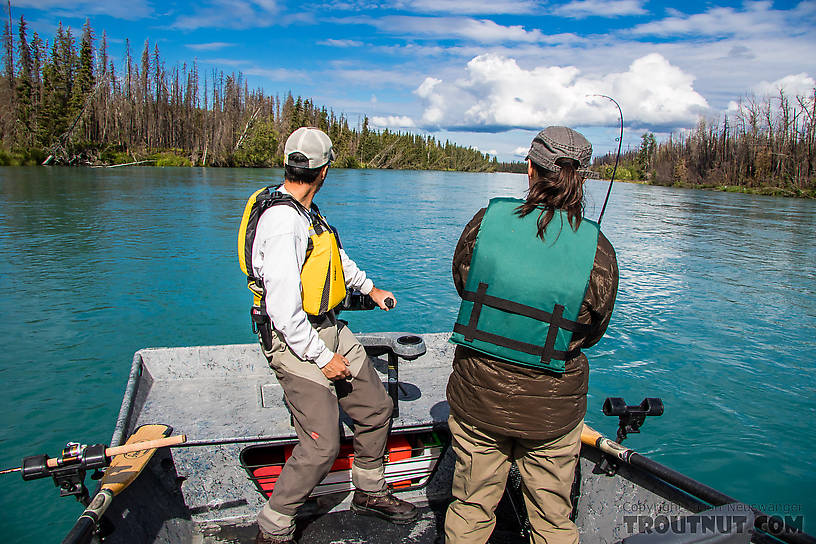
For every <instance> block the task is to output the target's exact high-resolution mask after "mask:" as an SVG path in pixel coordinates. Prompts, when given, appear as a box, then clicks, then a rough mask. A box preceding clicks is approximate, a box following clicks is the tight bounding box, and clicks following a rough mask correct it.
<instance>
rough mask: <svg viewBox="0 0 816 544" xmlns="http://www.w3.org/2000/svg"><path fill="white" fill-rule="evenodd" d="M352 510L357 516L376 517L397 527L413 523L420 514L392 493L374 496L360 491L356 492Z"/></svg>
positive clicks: (352, 501) (412, 506)
mask: <svg viewBox="0 0 816 544" xmlns="http://www.w3.org/2000/svg"><path fill="white" fill-rule="evenodd" d="M351 509H352V511H353V512H354V513H355V514H361V515H364V516H376V517H378V518H382V519H385V520H388V521H390V522H391V523H396V524H397V525H402V524H405V523H411V522H412V521H414V520H415V519H416V517H417V514H418V512H417V509H416V506H414V505H413V504H411V503H410V502H407V501H404V500H402V499H398V498H396V497H395V496H393V495H392V494H391V492H388V493H385V494H382V495H380V494H376V495H372V494H369V493H366V492H364V491H360V490H359V489H358V490H356V491H355V492H354V498H353V499H352V500H351Z"/></svg>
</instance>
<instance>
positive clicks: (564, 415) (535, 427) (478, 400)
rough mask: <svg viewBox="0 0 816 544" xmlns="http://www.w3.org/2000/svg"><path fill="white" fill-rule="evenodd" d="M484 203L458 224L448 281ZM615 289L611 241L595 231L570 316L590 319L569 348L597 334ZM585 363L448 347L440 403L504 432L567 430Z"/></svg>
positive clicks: (466, 258) (579, 405)
mask: <svg viewBox="0 0 816 544" xmlns="http://www.w3.org/2000/svg"><path fill="white" fill-rule="evenodd" d="M485 210H486V208H482V209H481V210H479V212H478V213H477V214H476V215H475V216H474V217H473V219H471V220H470V222H469V223H468V224H467V226H466V227H465V230H464V232H462V236H461V237H460V238H459V243H458V244H456V251H455V252H454V255H453V283H454V285H455V286H456V290H457V291H458V292H459V295H460V296H461V295H462V292H463V291H464V288H465V283H466V282H467V276H468V271H469V270H470V259H471V256H472V255H473V246H474V245H475V244H476V235H477V234H478V232H479V227H480V226H481V224H482V217H484V214H485ZM617 292H618V263H617V260H616V259H615V250H614V249H613V248H612V244H610V243H609V240H607V239H606V237H605V236H604V235H603V234H602V233H601V234H600V235H599V236H598V248H597V250H596V252H595V263H594V265H593V267H592V272H591V274H590V277H589V286H588V288H587V292H586V295H585V296H584V301H583V303H582V304H581V310H580V312H579V313H578V322H579V323H584V324H589V325H591V326H592V327H591V330H590V332H589V333H586V334H579V333H575V334H574V335H573V338H572V342H571V343H570V350H573V349H576V348H587V347H589V346H592V345H594V344H595V343H597V342H598V340H600V339H601V337H603V335H604V332H606V327H607V325H608V324H609V318H610V317H611V316H612V308H613V307H614V305H615V296H616V295H617ZM588 379H589V363H588V362H587V358H586V355H584V354H583V353H581V354H580V355H578V356H577V357H574V358H573V359H570V360H568V361H566V371H565V372H564V373H563V374H558V373H555V372H549V371H546V370H541V369H534V368H527V367H523V366H519V365H514V364H511V363H507V362H505V361H501V360H499V359H496V358H495V357H491V356H490V355H486V354H484V353H480V352H477V351H474V350H472V349H469V348H466V347H463V346H456V352H455V354H454V357H453V373H452V374H451V377H450V380H449V381H448V390H447V393H448V402H449V403H450V408H451V411H452V412H453V413H454V414H455V415H456V417H458V418H460V419H463V420H464V421H466V422H468V423H470V424H471V425H475V426H477V427H479V428H482V429H485V430H486V431H488V432H495V433H499V434H502V435H506V436H515V437H519V438H526V439H530V440H551V439H554V438H557V437H559V436H562V435H563V434H565V433H566V432H568V431H570V430H572V429H573V428H574V427H575V426H576V425H577V424H578V422H580V421H581V419H583V417H584V414H585V413H586V395H587V382H588Z"/></svg>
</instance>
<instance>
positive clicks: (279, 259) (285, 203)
mask: <svg viewBox="0 0 816 544" xmlns="http://www.w3.org/2000/svg"><path fill="white" fill-rule="evenodd" d="M284 154H285V157H284V165H285V176H284V183H283V185H282V186H280V187H278V188H277V190H276V191H272V193H271V194H272V196H273V197H274V198H275V204H274V205H271V206H270V207H268V208H267V209H266V210H265V211H263V212H262V214H261V216H260V218H259V219H258V220H257V228H256V229H255V236H254V241H253V242H248V243H251V248H252V249H251V252H252V253H251V266H250V267H249V268H250V269H251V276H252V277H254V278H255V279H256V280H259V281H258V283H260V285H261V286H262V288H261V292H260V299H261V300H262V304H261V308H262V309H263V312H264V313H265V314H266V315H264V316H262V317H263V318H265V317H266V316H268V318H269V319H268V321H267V324H266V325H263V324H262V325H261V326H260V327H259V328H261V331H260V334H259V336H260V337H261V345H262V348H263V352H264V355H265V356H266V358H267V359H268V361H269V366H270V367H271V368H272V369H273V370H274V371H275V374H276V376H277V378H278V381H279V383H280V385H281V387H282V388H283V391H284V397H285V399H286V403H287V405H288V407H289V409H290V411H291V412H292V416H293V419H294V424H295V430H296V432H297V435H298V444H297V445H296V446H295V448H294V449H293V451H292V454H291V456H290V457H289V459H288V460H287V461H286V464H285V465H284V467H283V469H282V471H281V473H280V476H279V477H278V480H277V483H276V484H275V489H274V491H273V493H272V495H271V496H270V498H269V501H268V502H267V504H266V505H265V506H264V508H263V509H262V510H261V512H260V513H259V515H258V526H259V532H258V536H257V539H256V543H263V544H268V543H279V542H287V543H290V542H294V530H295V515H296V513H297V509H298V508H299V507H300V506H301V505H302V504H303V503H304V502H305V501H306V499H307V498H308V496H309V494H310V493H311V492H312V490H313V489H314V487H315V486H316V485H317V484H318V483H319V482H320V481H321V480H322V479H323V477H324V476H325V475H326V474H327V473H328V471H329V470H330V468H331V466H332V464H333V463H334V461H335V459H336V457H337V453H338V450H339V444H340V436H339V425H338V421H339V411H338V403H339V405H340V406H341V407H342V408H343V410H344V411H345V412H346V414H348V416H349V417H350V418H351V419H352V420H353V421H354V454H355V455H354V462H353V465H352V482H353V484H354V486H355V488H356V490H355V492H354V497H353V499H352V504H351V508H352V510H354V511H355V512H357V513H359V514H365V515H374V516H379V517H382V518H385V519H387V520H389V521H392V522H394V523H408V522H410V521H412V520H413V519H415V518H416V515H417V511H416V508H415V507H414V506H413V505H412V504H410V503H407V502H405V501H403V500H400V499H397V498H395V497H393V496H392V495H391V493H390V491H389V490H388V488H387V486H386V483H385V478H384V471H383V457H384V453H385V447H386V442H387V439H388V431H389V427H390V425H389V424H390V418H391V412H392V408H393V405H392V402H391V399H390V398H389V397H388V395H387V393H386V391H385V388H384V387H383V386H382V383H381V382H380V378H379V376H378V375H377V372H376V371H375V370H374V368H373V366H372V365H371V362H370V361H369V360H368V357H367V356H366V353H365V350H364V348H363V346H362V345H361V344H360V343H359V342H358V341H357V339H356V338H355V337H354V335H353V334H352V333H351V332H350V331H349V329H348V328H347V327H346V326H345V325H344V324H343V323H341V322H339V321H338V320H337V318H336V317H335V314H334V312H333V311H332V309H333V308H334V307H336V306H337V304H339V302H340V301H342V300H343V297H344V296H345V289H346V287H348V288H352V289H359V290H360V292H362V293H363V294H368V295H370V296H371V298H372V299H373V300H374V302H375V303H376V304H377V305H378V306H379V307H380V308H382V309H383V310H386V311H388V309H389V308H388V306H387V305H386V300H387V299H391V300H390V301H389V304H391V305H394V304H395V302H396V300H395V297H394V295H393V294H392V293H391V292H389V291H385V290H382V289H378V288H377V287H374V283H373V282H372V281H371V279H369V278H367V277H366V273H365V272H364V271H362V270H360V269H359V268H358V267H357V265H356V264H355V263H354V261H352V260H351V259H349V257H348V256H347V255H346V253H345V252H344V251H343V250H342V249H340V246H339V241H338V240H337V236H336V231H334V229H332V228H331V227H329V225H328V223H327V222H326V220H325V218H323V216H322V215H320V213H319V211H318V210H317V207H316V206H315V205H314V204H313V203H312V200H313V199H314V197H315V195H316V194H317V192H318V191H319V190H320V188H321V187H322V185H323V183H324V181H325V180H326V175H327V174H328V171H329V165H330V163H331V161H332V160H333V159H334V150H333V148H332V143H331V140H330V139H329V137H328V136H327V135H326V134H325V133H323V132H322V131H320V130H318V129H316V128H311V127H302V128H299V129H297V130H296V131H295V132H293V133H292V135H291V136H289V138H288V139H287V140H286V145H285V148H284ZM270 191H271V189H270ZM247 272H249V270H247ZM251 279H252V278H251ZM264 327H268V328H264Z"/></svg>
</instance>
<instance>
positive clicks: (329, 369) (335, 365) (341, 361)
mask: <svg viewBox="0 0 816 544" xmlns="http://www.w3.org/2000/svg"><path fill="white" fill-rule="evenodd" d="M348 367H349V362H348V359H346V358H345V357H343V356H342V355H340V354H339V353H335V354H334V356H333V357H332V358H331V361H329V362H328V364H326V366H324V367H323V368H321V369H320V370H322V371H323V375H325V376H326V377H327V378H328V379H330V380H331V381H336V380H344V379H346V378H351V371H350V370H349V368H348Z"/></svg>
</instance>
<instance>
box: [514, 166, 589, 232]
mask: <svg viewBox="0 0 816 544" xmlns="http://www.w3.org/2000/svg"><path fill="white" fill-rule="evenodd" d="M531 164H532V165H533V183H532V185H531V186H530V189H529V190H528V191H527V201H526V202H525V203H524V204H522V205H521V206H519V207H518V208H516V214H518V215H519V217H524V216H526V215H527V214H529V213H531V212H532V211H533V210H540V211H539V214H538V233H537V236H538V237H539V238H541V239H542V240H543V239H544V230H545V229H546V228H547V225H548V224H549V223H550V221H551V220H552V218H553V217H554V216H555V210H564V211H565V212H567V219H568V221H569V224H570V225H571V226H572V230H578V225H580V224H581V218H582V217H583V215H584V178H583V177H582V176H581V175H579V174H578V166H579V165H578V161H575V160H573V159H567V158H560V159H558V160H557V161H555V164H556V165H558V166H560V167H561V168H560V169H559V171H558V172H553V171H551V170H547V169H546V168H542V167H541V166H539V165H537V164H536V163H534V162H533V163H531Z"/></svg>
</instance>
